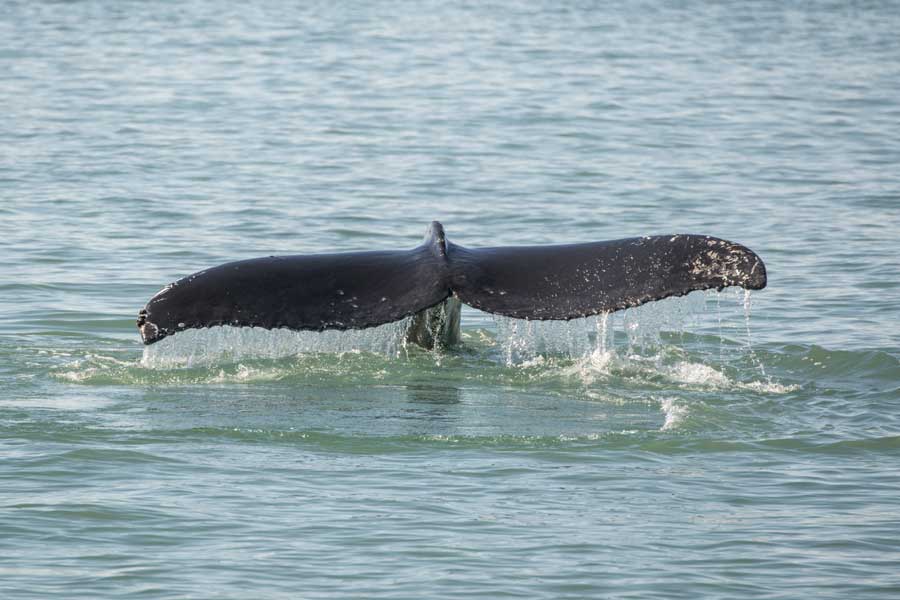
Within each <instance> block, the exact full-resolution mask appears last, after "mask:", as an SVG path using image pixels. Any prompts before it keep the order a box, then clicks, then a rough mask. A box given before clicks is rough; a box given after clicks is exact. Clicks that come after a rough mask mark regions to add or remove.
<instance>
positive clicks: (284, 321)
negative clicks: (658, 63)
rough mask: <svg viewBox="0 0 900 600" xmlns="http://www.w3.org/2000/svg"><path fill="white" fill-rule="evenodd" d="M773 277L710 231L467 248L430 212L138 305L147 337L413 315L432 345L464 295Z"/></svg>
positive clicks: (505, 297) (624, 292) (603, 296)
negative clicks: (378, 242)
mask: <svg viewBox="0 0 900 600" xmlns="http://www.w3.org/2000/svg"><path fill="white" fill-rule="evenodd" d="M729 286H740V287H743V288H745V289H751V290H758V289H762V288H764V287H765V286H766V267H765V265H764V264H763V261H762V259H760V258H759V256H757V255H756V254H755V253H754V252H753V251H752V250H750V249H749V248H746V247H744V246H742V245H740V244H736V243H733V242H729V241H726V240H721V239H718V238H714V237H710V236H703V235H664V236H650V237H638V238H627V239H621V240H612V241H605V242H593V243H586V244H566V245H554V246H500V247H496V248H465V247H463V246H458V245H456V244H453V243H451V242H448V241H447V239H446V237H445V235H444V228H443V226H442V225H441V224H440V223H438V222H437V221H435V222H433V223H431V225H430V226H429V227H428V232H427V235H426V237H425V241H424V243H423V244H422V245H420V246H418V247H417V248H413V249H412V250H388V251H373V252H347V253H339V254H313V255H296V256H270V257H267V258H254V259H251V260H242V261H237V262H230V263H226V264H224V265H220V266H218V267H213V268H210V269H206V270H204V271H200V272H199V273H194V274H193V275H189V276H187V277H185V278H183V279H179V280H178V281H176V282H174V283H171V284H169V285H167V286H166V287H165V288H163V289H162V290H161V291H160V292H159V293H157V294H156V295H155V296H153V297H152V298H151V299H150V301H149V302H147V305H146V306H145V307H144V308H143V310H141V311H140V313H139V315H138V321H137V325H138V328H139V329H140V332H141V338H142V339H143V341H144V343H145V344H152V343H154V342H157V341H159V340H161V339H163V338H165V337H168V336H170V335H173V334H175V333H178V332H179V331H183V330H186V329H196V328H203V327H213V326H217V325H231V326H236V327H262V328H265V329H276V328H287V329H294V330H307V331H322V330H325V329H341V330H343V329H364V328H367V327H374V326H377V325H382V324H384V323H391V322H393V321H398V320H400V319H403V318H406V317H414V318H413V319H411V321H410V323H411V324H410V330H409V332H408V334H407V337H408V339H409V340H410V341H412V342H414V343H417V344H419V345H421V346H424V347H427V348H430V347H432V346H433V345H434V344H435V343H439V342H444V343H452V342H453V341H455V339H458V335H459V303H460V302H463V303H465V304H468V305H469V306H472V307H474V308H477V309H480V310H483V311H486V312H489V313H496V314H500V315H505V316H508V317H514V318H519V319H537V320H548V319H557V320H568V319H576V318H579V317H586V316H589V315H596V314H599V313H604V312H611V311H616V310H621V309H624V308H630V307H633V306H639V305H641V304H644V303H646V302H650V301H653V300H660V299H662V298H668V297H670V296H683V295H685V294H687V293H689V292H692V291H694V290H706V289H719V290H721V289H722V288H725V287H729Z"/></svg>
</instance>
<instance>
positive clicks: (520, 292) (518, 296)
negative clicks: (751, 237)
mask: <svg viewBox="0 0 900 600" xmlns="http://www.w3.org/2000/svg"><path fill="white" fill-rule="evenodd" d="M451 252H452V253H453V257H454V260H455V261H457V263H456V266H457V270H456V272H455V273H456V278H455V279H454V281H453V285H452V286H451V287H452V289H453V290H454V292H455V293H456V294H457V295H458V296H459V299H460V300H462V301H463V302H464V303H465V304H468V305H469V306H472V307H474V308H478V309H481V310H484V311H486V312H491V313H497V314H501V315H505V316H508V317H514V318H520V319H538V320H546V319H562V320H568V319H575V318H578V317H586V316H589V315H596V314H599V313H603V312H612V311H616V310H621V309H624V308H631V307H635V306H639V305H641V304H644V303H646V302H650V301H653V300H661V299H663V298H668V297H670V296H683V295H685V294H687V293H689V292H692V291H695V290H706V289H713V288H715V289H722V288H725V287H728V286H740V287H743V288H746V289H761V288H763V287H765V285H766V268H765V265H764V264H763V262H762V260H761V259H760V258H759V257H758V256H757V255H756V254H754V253H753V252H752V251H751V250H749V249H748V248H745V247H744V246H741V245H740V244H734V243H732V242H728V241H725V240H720V239H718V238H713V237H709V236H700V235H668V236H653V237H641V238H629V239H622V240H613V241H608V242H595V243H587V244H569V245H560V246H523V247H515V246H508V247H500V248H480V249H477V250H468V249H465V248H458V249H457V247H456V246H452V248H451Z"/></svg>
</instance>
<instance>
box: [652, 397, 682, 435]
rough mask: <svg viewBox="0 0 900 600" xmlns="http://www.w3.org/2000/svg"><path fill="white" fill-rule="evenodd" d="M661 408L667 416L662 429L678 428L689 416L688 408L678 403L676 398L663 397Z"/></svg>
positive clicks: (660, 403)
mask: <svg viewBox="0 0 900 600" xmlns="http://www.w3.org/2000/svg"><path fill="white" fill-rule="evenodd" d="M659 408H660V410H661V411H662V412H663V414H664V415H665V416H666V420H665V422H664V423H663V424H662V427H660V428H659V430H660V431H671V430H673V429H676V428H677V427H678V426H679V425H680V424H681V423H682V422H683V421H684V419H685V417H687V414H688V408H687V407H686V406H684V405H682V404H679V403H678V400H676V399H675V398H663V399H661V400H660V402H659Z"/></svg>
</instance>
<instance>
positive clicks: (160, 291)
mask: <svg viewBox="0 0 900 600" xmlns="http://www.w3.org/2000/svg"><path fill="white" fill-rule="evenodd" d="M173 287H175V284H174V283H170V284H169V285H167V286H166V287H164V288H163V289H161V290H159V291H158V292H156V293H155V294H153V297H152V298H150V300H151V301H153V300H156V299H157V298H159V297H160V296H162V295H163V294H165V293H166V292H168V291H169V290H171V289H172V288H173Z"/></svg>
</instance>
